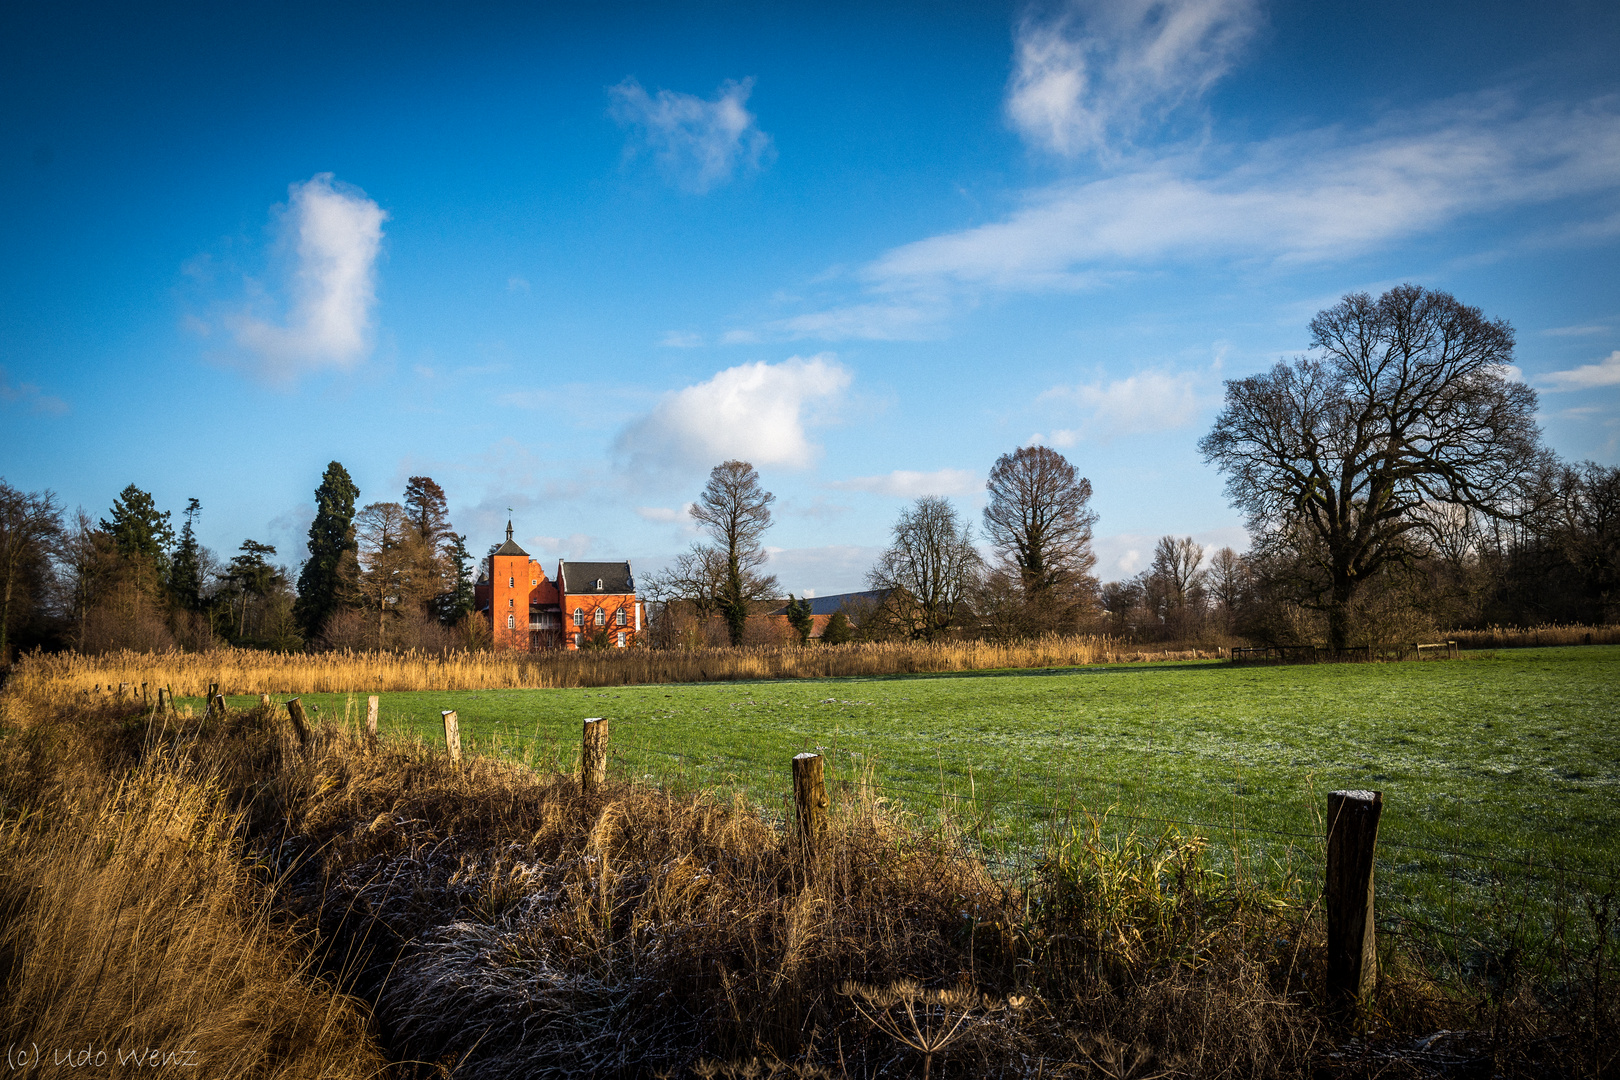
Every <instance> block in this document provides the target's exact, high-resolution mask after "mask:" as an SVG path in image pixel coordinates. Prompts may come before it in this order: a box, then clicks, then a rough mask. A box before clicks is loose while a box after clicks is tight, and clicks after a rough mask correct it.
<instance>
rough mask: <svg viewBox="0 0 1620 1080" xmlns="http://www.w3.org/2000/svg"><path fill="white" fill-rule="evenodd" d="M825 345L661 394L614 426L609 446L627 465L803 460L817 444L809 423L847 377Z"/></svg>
mask: <svg viewBox="0 0 1620 1080" xmlns="http://www.w3.org/2000/svg"><path fill="white" fill-rule="evenodd" d="M850 379H851V376H850V373H849V371H848V369H846V368H845V367H844V366H843V365H841V364H839V363H838V362H837V360H836V359H835V358H834V357H833V356H832V354H830V353H822V354H819V355H817V356H811V357H808V358H805V357H798V356H795V357H791V358H789V359H787V360H784V361H782V362H781V363H779V364H768V363H765V362H763V361H761V362H759V363H754V364H741V365H739V366H737V367H733V368H727V369H726V370H724V371H722V372H719V373H718V374H716V375H715V376H714V377H713V378H711V379H708V380H707V381H705V382H701V383H698V384H697V385H695V386H688V387H686V388H685V389H683V390H677V391H674V392H673V393H670V394H666V395H665V396H664V398H663V400H662V401H660V402H659V403H658V405H657V406H656V407H655V408H654V409H653V410H652V412H650V413H648V414H647V415H646V416H643V417H641V418H640V419H638V420H635V421H633V422H631V423H630V424H629V425H627V426H626V427H625V429H624V430H623V431H621V432H620V433H619V436H618V439H617V440H616V442H615V444H614V449H615V452H616V454H617V455H618V457H619V459H620V460H621V461H622V462H623V463H624V464H626V465H627V466H629V467H630V468H632V469H635V470H640V471H652V470H658V469H661V468H666V467H669V466H672V465H673V466H706V465H713V464H715V463H716V462H719V461H722V460H724V459H726V458H742V459H744V460H747V461H751V462H753V463H754V464H755V465H786V466H791V467H803V466H806V465H808V464H810V463H811V461H813V460H814V459H815V456H816V454H817V452H818V450H819V447H817V446H816V445H815V443H813V442H812V441H811V439H810V436H809V433H808V431H807V426H808V424H809V423H810V422H811V417H812V414H813V411H814V410H815V409H817V408H818V407H821V408H824V407H826V406H827V405H829V404H830V403H832V402H833V401H835V400H836V399H837V398H838V396H839V395H840V394H841V393H842V392H843V390H844V389H845V388H846V387H847V386H848V385H849V383H850Z"/></svg>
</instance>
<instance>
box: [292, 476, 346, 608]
mask: <svg viewBox="0 0 1620 1080" xmlns="http://www.w3.org/2000/svg"><path fill="white" fill-rule="evenodd" d="M359 497H360V489H359V488H358V487H356V486H355V483H354V481H353V480H351V479H350V478H349V472H348V470H347V469H345V468H344V467H343V466H342V465H341V464H339V463H338V462H336V461H334V462H332V463H331V464H329V465H328V466H327V467H326V474H325V475H324V476H322V477H321V486H320V487H318V488H316V489H315V520H314V521H312V522H310V525H309V560H308V561H307V562H305V563H304V570H303V572H302V573H301V574H299V575H298V603H297V605H296V607H295V608H294V611H295V613H296V615H297V617H298V624H299V625H300V626H302V627H303V628H304V632H305V633H306V634H307V635H308V636H309V637H314V636H315V635H317V634H319V633H320V632H321V628H322V627H323V626H325V625H326V620H327V619H329V618H331V616H332V613H333V612H335V611H337V609H338V608H340V607H342V606H343V605H344V604H345V603H347V602H348V599H349V597H350V596H351V595H352V593H353V591H354V587H355V582H356V577H357V575H358V572H359V566H358V562H357V560H356V551H357V549H358V545H357V544H356V543H355V539H354V503H355V500H356V499H358V498H359Z"/></svg>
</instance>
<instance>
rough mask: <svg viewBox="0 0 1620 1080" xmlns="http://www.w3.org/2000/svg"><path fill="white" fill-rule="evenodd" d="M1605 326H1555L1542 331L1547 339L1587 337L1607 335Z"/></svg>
mask: <svg viewBox="0 0 1620 1080" xmlns="http://www.w3.org/2000/svg"><path fill="white" fill-rule="evenodd" d="M1608 330H1609V328H1608V327H1607V326H1601V325H1592V326H1555V327H1553V328H1552V329H1551V330H1543V331H1542V333H1543V334H1545V335H1547V336H1548V337H1589V336H1590V335H1592V334H1604V333H1608Z"/></svg>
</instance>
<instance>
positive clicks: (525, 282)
mask: <svg viewBox="0 0 1620 1080" xmlns="http://www.w3.org/2000/svg"><path fill="white" fill-rule="evenodd" d="M506 291H507V292H509V293H526V292H528V291H529V279H528V278H522V277H518V276H516V275H515V274H514V275H513V276H512V277H509V278H507V279H506Z"/></svg>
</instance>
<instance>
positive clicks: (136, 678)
mask: <svg viewBox="0 0 1620 1080" xmlns="http://www.w3.org/2000/svg"><path fill="white" fill-rule="evenodd" d="M1219 654H1220V650H1217V649H1186V648H1178V649H1169V648H1166V649H1149V648H1146V647H1141V648H1138V647H1136V646H1130V645H1126V644H1123V643H1121V642H1119V641H1116V640H1114V639H1111V638H1107V637H1062V638H1059V637H1054V638H1043V639H1041V640H1038V641H1029V642H1021V643H1014V644H994V643H990V642H942V643H936V644H928V643H921V642H918V643H903V642H896V643H881V644H864V645H840V646H837V647H821V646H814V647H808V648H806V647H796V646H772V647H759V648H735V649H732V648H719V649H698V650H690V651H682V650H653V649H623V650H621V649H607V650H586V651H581V652H564V651H556V652H537V653H510V652H500V653H497V652H452V653H420V652H405V653H391V652H349V651H344V652H327V653H270V652H261V651H257V650H253V649H218V650H214V651H212V652H202V653H183V652H178V651H168V652H159V653H140V652H128V651H124V652H115V653H107V654H104V655H100V656H85V655H80V654H77V653H57V654H54V655H49V656H47V655H32V656H28V657H25V658H24V659H23V660H21V661H20V662H19V663H18V664H17V666H16V669H15V670H14V672H13V673H12V676H11V680H12V682H13V683H14V684H15V685H16V686H17V688H18V689H19V690H21V691H23V692H25V693H37V692H45V691H46V690H47V689H49V690H50V691H51V692H59V691H62V690H67V691H70V692H71V691H86V690H91V689H93V688H95V687H98V686H99V687H103V688H105V687H108V686H114V687H116V686H117V685H118V684H120V683H129V684H131V685H134V686H139V685H140V684H142V683H146V684H149V685H151V686H152V687H154V688H155V687H157V686H167V687H170V688H171V689H172V690H173V691H174V693H176V694H180V695H183V696H193V697H194V696H198V695H201V694H203V693H205V692H206V691H207V689H208V687H209V686H210V685H211V684H213V683H218V684H219V685H220V687H221V689H222V691H223V692H224V693H227V694H266V693H269V694H273V693H293V694H318V693H345V692H350V691H361V690H375V691H401V690H497V689H539V688H551V687H586V686H628V685H638V684H647V683H686V682H720V681H734V680H750V679H820V678H829V677H847V676H874V675H894V674H917V673H924V672H946V671H983V670H989V669H995V668H1043V667H1074V666H1079V665H1084V664H1098V663H1115V662H1121V661H1140V660H1195V659H1205V658H1210V657H1214V656H1217V655H1219Z"/></svg>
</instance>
